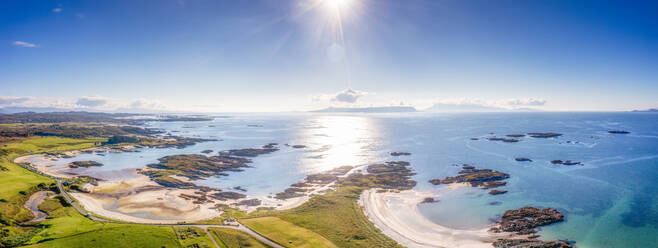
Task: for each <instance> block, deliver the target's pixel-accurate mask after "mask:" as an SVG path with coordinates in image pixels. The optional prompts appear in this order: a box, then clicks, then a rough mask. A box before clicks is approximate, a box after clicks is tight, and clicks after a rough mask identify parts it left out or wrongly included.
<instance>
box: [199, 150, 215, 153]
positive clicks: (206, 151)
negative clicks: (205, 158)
mask: <svg viewBox="0 0 658 248" xmlns="http://www.w3.org/2000/svg"><path fill="white" fill-rule="evenodd" d="M212 152H213V151H212V150H203V151H201V153H205V154H208V153H212Z"/></svg>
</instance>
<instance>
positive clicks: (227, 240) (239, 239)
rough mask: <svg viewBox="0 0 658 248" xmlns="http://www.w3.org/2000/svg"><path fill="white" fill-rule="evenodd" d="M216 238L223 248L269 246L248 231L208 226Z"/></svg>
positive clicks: (259, 247) (264, 247)
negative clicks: (247, 232)
mask: <svg viewBox="0 0 658 248" xmlns="http://www.w3.org/2000/svg"><path fill="white" fill-rule="evenodd" d="M208 230H210V232H211V233H212V235H213V236H215V240H217V243H219V246H221V247H222V248H241V247H251V248H268V247H270V246H269V245H266V244H263V243H261V242H260V241H258V240H256V239H254V238H252V237H251V236H249V235H248V234H246V233H243V232H241V231H238V230H235V229H229V228H215V227H210V228H208Z"/></svg>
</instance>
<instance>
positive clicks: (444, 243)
mask: <svg viewBox="0 0 658 248" xmlns="http://www.w3.org/2000/svg"><path fill="white" fill-rule="evenodd" d="M425 197H436V195H433V194H431V193H426V192H418V191H415V190H405V191H400V192H399V193H393V192H388V191H387V192H379V193H378V192H377V189H368V190H365V191H363V193H362V194H361V196H360V197H359V205H361V206H362V207H363V212H364V214H365V215H366V216H367V217H368V220H370V222H372V223H373V224H374V225H375V226H376V227H377V228H379V229H380V230H381V231H382V233H384V234H385V235H386V236H389V237H391V238H392V239H394V240H395V241H397V242H398V243H399V244H401V245H403V246H406V247H409V248H419V247H491V243H492V242H493V241H494V240H496V239H497V238H503V237H505V236H510V235H509V234H500V233H491V232H489V231H488V230H489V227H486V228H483V229H478V230H459V229H453V228H449V227H445V226H441V225H439V224H436V223H434V222H431V221H430V220H428V219H427V218H425V216H423V215H422V214H420V212H419V210H418V208H417V205H418V204H419V203H420V202H421V201H422V200H423V199H424V198H425ZM393 205H396V206H393ZM401 208H402V209H401ZM401 210H402V211H401Z"/></svg>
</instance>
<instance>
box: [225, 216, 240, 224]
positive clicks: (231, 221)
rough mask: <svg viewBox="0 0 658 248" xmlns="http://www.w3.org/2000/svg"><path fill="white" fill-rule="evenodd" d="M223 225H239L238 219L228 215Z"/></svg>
mask: <svg viewBox="0 0 658 248" xmlns="http://www.w3.org/2000/svg"><path fill="white" fill-rule="evenodd" d="M224 225H228V226H239V225H240V223H238V220H236V219H235V218H232V217H229V218H226V220H224Z"/></svg>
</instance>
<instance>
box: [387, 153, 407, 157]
mask: <svg viewBox="0 0 658 248" xmlns="http://www.w3.org/2000/svg"><path fill="white" fill-rule="evenodd" d="M409 155H411V153H410V152H391V156H394V157H397V156H409Z"/></svg>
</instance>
